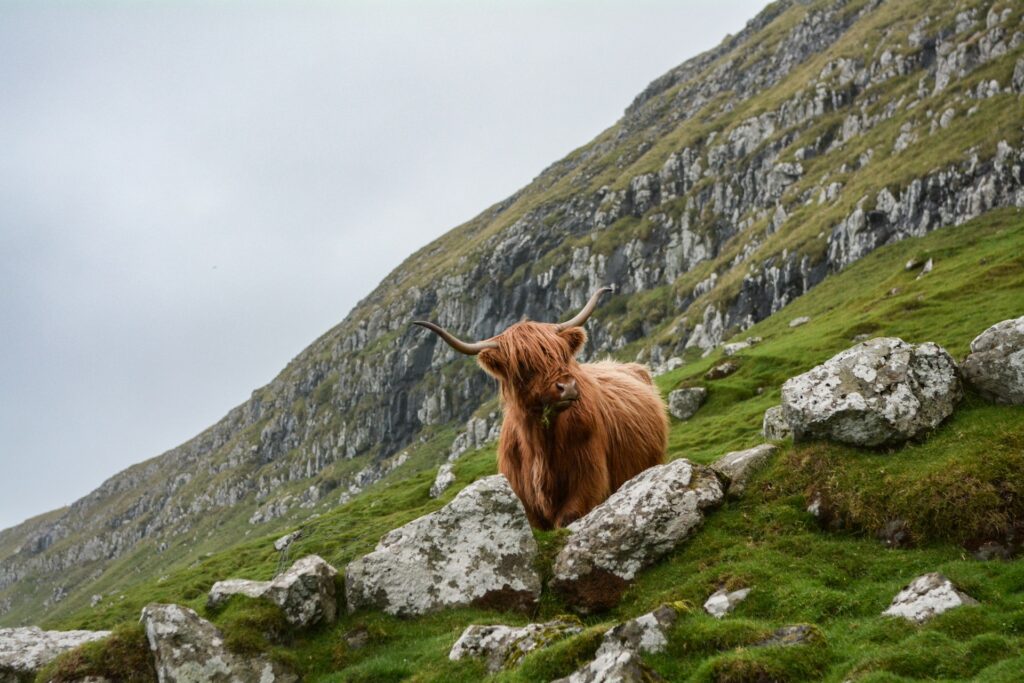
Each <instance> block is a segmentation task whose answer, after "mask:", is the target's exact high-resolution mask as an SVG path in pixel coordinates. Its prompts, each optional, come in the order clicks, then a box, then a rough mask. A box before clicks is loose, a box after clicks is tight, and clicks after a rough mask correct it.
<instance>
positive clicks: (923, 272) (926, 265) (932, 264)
mask: <svg viewBox="0 0 1024 683" xmlns="http://www.w3.org/2000/svg"><path fill="white" fill-rule="evenodd" d="M934 267H935V262H934V261H933V260H932V259H928V260H927V261H925V262H924V268H922V269H921V272H920V273H918V274H917V279H918V280H920V279H921V278H923V277H924V276H925V275H927V274H928V273H930V272H932V268H934Z"/></svg>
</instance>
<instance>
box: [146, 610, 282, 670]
mask: <svg viewBox="0 0 1024 683" xmlns="http://www.w3.org/2000/svg"><path fill="white" fill-rule="evenodd" d="M142 624H143V626H144V627H145V629H146V639H147V640H148V641H149V649H150V650H152V651H153V658H154V660H155V662H156V674H157V680H158V681H160V683H199V682H200V681H202V682H203V683H250V682H252V683H255V682H256V681H259V683H294V682H295V681H298V677H297V676H296V675H295V674H293V673H291V672H290V671H288V670H287V669H286V668H285V667H284V666H283V665H281V664H279V663H277V662H274V661H272V660H270V659H266V658H264V657H262V656H259V655H252V654H247V655H237V654H234V653H233V652H231V651H229V650H228V649H227V648H226V647H225V646H224V635H223V634H222V633H221V632H220V630H219V629H218V628H217V627H216V626H214V625H213V624H211V623H210V622H208V621H206V620H205V619H202V618H200V616H199V615H198V614H196V613H195V612H194V611H192V610H190V609H189V608H188V607H182V606H181V605H159V604H156V603H153V604H150V605H146V607H144V608H143V610H142Z"/></svg>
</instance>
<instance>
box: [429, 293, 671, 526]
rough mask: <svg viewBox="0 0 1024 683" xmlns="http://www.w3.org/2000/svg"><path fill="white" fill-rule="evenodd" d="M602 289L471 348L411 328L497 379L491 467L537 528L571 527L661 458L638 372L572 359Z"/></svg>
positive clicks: (651, 395)
mask: <svg viewBox="0 0 1024 683" xmlns="http://www.w3.org/2000/svg"><path fill="white" fill-rule="evenodd" d="M607 291H612V288H611V287H603V288H601V289H599V290H597V291H596V292H595V293H594V295H593V296H592V297H591V298H590V301H588V302H587V305H586V306H584V308H583V310H582V311H580V312H579V314H577V315H576V317H574V318H572V319H571V320H568V321H566V322H564V323H561V324H558V325H555V324H551V323H538V322H531V321H524V322H520V323H516V324H515V325H512V326H511V327H509V328H508V329H507V330H505V331H504V332H502V333H501V334H499V335H497V336H495V337H492V338H491V339H488V340H485V341H481V342H476V343H472V344H469V343H466V342H463V341H460V340H459V339H457V338H455V337H454V336H452V335H451V334H450V333H448V331H446V330H445V329H443V328H442V327H439V326H438V325H435V324H434V323H430V322H423V321H416V323H415V324H417V325H420V326H422V327H426V328H427V329H429V330H431V331H432V332H434V333H436V334H437V335H438V336H440V337H441V338H442V339H444V340H445V341H446V342H447V343H448V344H449V345H450V346H451V347H452V348H454V349H455V350H456V351H460V352H462V353H465V354H469V355H474V356H476V357H477V362H478V363H479V364H480V366H481V367H482V368H483V369H484V370H485V371H486V372H487V373H488V374H490V375H492V376H493V377H494V378H496V379H497V380H498V382H499V384H500V391H501V399H502V402H503V404H504V409H505V421H504V423H503V424H502V427H501V441H500V443H499V445H498V470H499V471H500V472H501V473H502V474H504V475H505V477H506V478H507V479H508V481H509V483H510V484H511V485H512V489H513V490H514V491H515V492H516V494H517V495H518V496H519V498H520V499H521V500H522V501H523V505H524V507H525V508H526V514H527V515H528V516H529V518H530V523H531V524H533V525H534V526H536V527H540V528H542V529H550V528H551V527H553V526H554V527H564V526H566V525H568V524H570V523H572V522H573V521H575V520H576V519H578V518H580V517H582V516H583V515H585V514H587V513H588V512H590V510H591V509H593V508H594V506H596V505H598V504H600V503H601V502H602V501H604V500H605V499H606V498H608V496H610V495H611V494H612V493H613V492H614V491H615V490H616V489H618V488H619V487H620V486H621V485H622V484H623V483H624V482H626V481H627V480H629V479H630V478H632V477H633V476H635V475H636V474H637V473H638V472H641V471H642V470H645V469H647V468H648V467H651V466H652V465H657V464H660V463H662V462H664V459H665V448H666V442H667V439H668V418H667V417H666V414H665V405H664V403H663V402H662V400H661V396H660V394H659V393H658V390H657V389H655V388H654V385H653V384H652V382H651V375H650V374H649V373H648V372H647V370H646V368H644V367H643V366H641V365H638V364H636V363H616V362H613V361H602V362H599V363H578V362H576V358H575V356H576V354H578V353H579V351H580V349H581V348H583V344H584V342H586V340H587V334H586V332H584V331H583V328H582V327H581V326H582V325H583V323H584V322H586V320H587V318H588V317H590V314H591V313H592V312H593V311H594V308H595V307H596V306H597V301H598V299H599V298H600V297H601V295H602V294H603V293H604V292H607Z"/></svg>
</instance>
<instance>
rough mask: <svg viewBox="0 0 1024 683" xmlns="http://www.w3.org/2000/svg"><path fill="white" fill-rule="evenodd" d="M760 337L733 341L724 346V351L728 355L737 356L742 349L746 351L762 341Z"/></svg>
mask: <svg viewBox="0 0 1024 683" xmlns="http://www.w3.org/2000/svg"><path fill="white" fill-rule="evenodd" d="M761 341H762V340H761V338H760V337H747V338H746V339H744V340H743V341H738V342H732V343H731V344H726V345H725V346H723V347H722V353H723V354H725V355H726V356H735V355H736V354H737V353H739V352H740V351H745V350H746V349H749V348H750V347H751V346H754V345H755V344H760V343H761Z"/></svg>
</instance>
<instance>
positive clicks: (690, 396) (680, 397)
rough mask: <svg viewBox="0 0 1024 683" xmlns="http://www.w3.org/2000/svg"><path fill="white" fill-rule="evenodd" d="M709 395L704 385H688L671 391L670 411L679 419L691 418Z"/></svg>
mask: <svg viewBox="0 0 1024 683" xmlns="http://www.w3.org/2000/svg"><path fill="white" fill-rule="evenodd" d="M707 397H708V390H707V389H705V388H704V387H686V388H683V389H676V390H675V391H672V392H669V395H668V412H669V414H671V415H672V417H674V418H676V419H678V420H689V419H690V418H691V417H693V416H694V415H695V414H696V413H697V410H698V409H699V408H700V407H701V405H703V403H704V401H705V400H706V399H707Z"/></svg>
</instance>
